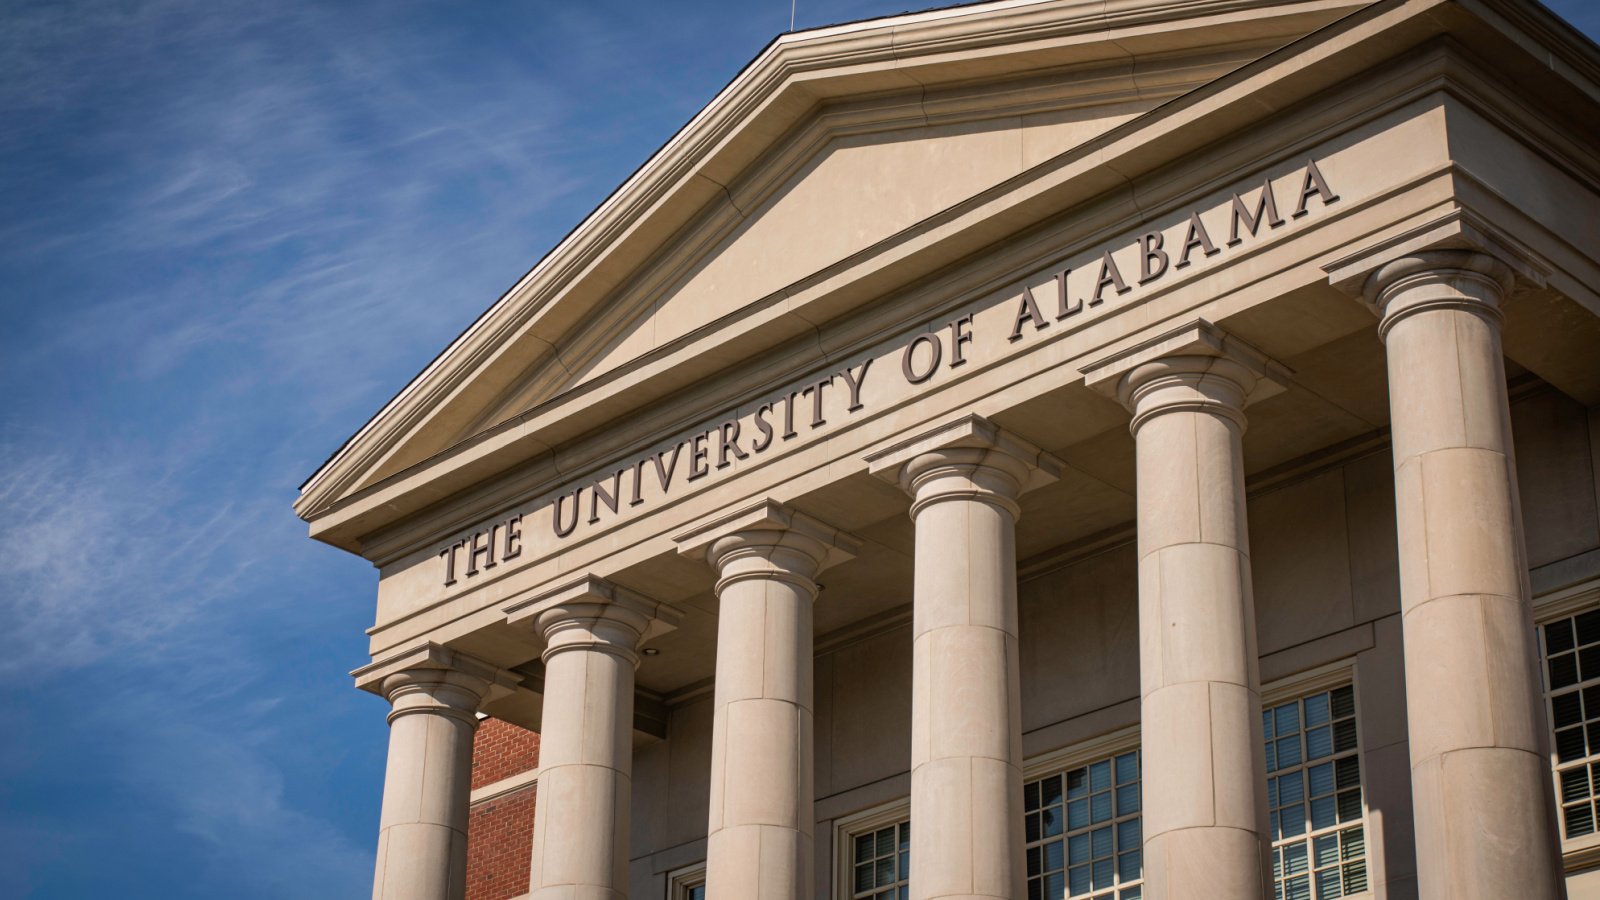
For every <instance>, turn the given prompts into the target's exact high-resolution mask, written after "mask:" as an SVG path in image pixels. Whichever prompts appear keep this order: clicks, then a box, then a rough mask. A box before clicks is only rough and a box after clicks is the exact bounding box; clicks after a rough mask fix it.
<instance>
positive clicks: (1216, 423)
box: [1135, 379, 1271, 900]
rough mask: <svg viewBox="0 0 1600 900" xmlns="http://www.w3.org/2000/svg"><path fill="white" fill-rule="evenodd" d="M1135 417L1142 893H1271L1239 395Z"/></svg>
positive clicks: (1176, 388) (1155, 398)
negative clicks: (1218, 403)
mask: <svg viewBox="0 0 1600 900" xmlns="http://www.w3.org/2000/svg"><path fill="white" fill-rule="evenodd" d="M1192 391H1193V388H1192V387H1190V386H1188V385H1187V384H1185V383H1184V380H1183V379H1175V380H1173V382H1172V383H1171V384H1168V385H1165V386H1164V390H1163V389H1155V390H1152V391H1151V393H1150V394H1149V395H1148V396H1147V398H1146V404H1145V405H1146V407H1153V409H1154V411H1153V412H1151V411H1149V410H1147V412H1146V416H1145V417H1141V418H1140V419H1138V420H1136V426H1135V434H1136V437H1137V446H1138V449H1137V456H1138V528H1139V672H1140V695H1141V726H1140V727H1141V733H1142V735H1141V736H1142V744H1141V745H1142V748H1143V753H1144V766H1143V772H1144V790H1143V794H1144V846H1145V858H1144V864H1145V896H1147V897H1150V898H1151V900H1178V898H1185V900H1187V898H1194V900H1200V898H1205V900H1235V898H1247V897H1257V898H1258V897H1263V896H1266V895H1267V894H1270V890H1271V878H1270V873H1269V870H1267V869H1266V868H1265V859H1266V849H1267V840H1266V835H1267V827H1266V826H1267V821H1266V820H1267V814H1266V813H1267V809H1266V799H1265V787H1266V766H1265V762H1264V758H1263V751H1262V744H1261V741H1262V737H1261V686H1260V675H1259V674H1258V668H1257V651H1256V629H1255V605H1254V602H1253V600H1252V597H1251V593H1250V550H1249V545H1248V540H1247V534H1246V526H1245V496H1244V469H1243V462H1242V460H1243V456H1242V452H1241V444H1240V438H1241V431H1242V425H1241V422H1242V416H1241V415H1240V414H1239V412H1238V409H1239V406H1240V405H1242V399H1243V398H1242V396H1240V397H1238V398H1237V399H1236V400H1234V402H1233V403H1231V404H1227V405H1223V406H1220V407H1210V406H1207V405H1204V404H1196V405H1194V406H1192V407H1190V406H1186V405H1180V406H1177V407H1175V408H1172V409H1163V408H1161V407H1160V406H1159V405H1158V404H1160V403H1161V402H1163V401H1170V400H1173V399H1175V398H1173V397H1171V396H1170V394H1171V393H1177V394H1180V395H1183V394H1188V393H1191V392H1192Z"/></svg>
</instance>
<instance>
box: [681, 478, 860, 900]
mask: <svg viewBox="0 0 1600 900" xmlns="http://www.w3.org/2000/svg"><path fill="white" fill-rule="evenodd" d="M678 541H679V543H680V546H682V548H683V553H684V554H685V555H688V556H692V557H698V558H703V559H705V560H706V561H707V562H709V563H710V564H711V566H712V567H713V568H714V569H715V570H716V571H717V573H718V575H719V578H718V581H717V585H716V592H717V599H718V602H719V608H718V614H717V674H716V686H715V697H714V704H715V711H714V713H713V720H712V736H711V799H710V810H709V816H708V833H707V838H706V893H707V896H708V897H710V898H713V900H809V898H810V897H812V896H813V895H814V892H815V887H814V885H815V882H816V876H815V862H814V861H815V858H816V857H815V854H816V848H815V837H814V835H813V831H814V829H815V815H814V813H813V803H814V796H815V790H814V777H815V776H814V769H813V750H812V740H813V737H812V735H813V707H812V659H813V652H814V651H813V647H812V604H813V603H814V602H815V601H816V597H817V591H818V588H817V584H816V582H815V581H814V578H815V576H816V574H817V573H818V572H819V571H821V569H822V568H823V566H824V565H826V564H828V563H829V562H830V561H832V559H837V558H847V557H848V556H849V555H851V554H853V553H854V550H855V548H856V546H857V544H856V542H855V541H854V539H852V538H848V537H847V536H844V535H840V534H838V533H837V532H835V531H833V530H832V529H830V528H827V527H826V526H823V525H822V524H821V523H819V522H816V521H815V520H812V519H809V518H807V517H805V516H803V515H801V514H799V513H796V512H794V511H793V510H790V509H788V508H786V507H783V506H781V505H778V504H775V503H770V502H765V503H762V504H759V505H758V506H757V507H756V508H755V509H753V510H746V511H741V512H740V513H736V514H735V515H734V516H732V517H730V518H729V519H726V520H722V521H719V522H717V523H713V524H712V525H711V526H709V527H708V528H706V529H703V530H701V531H700V532H697V533H695V534H692V535H686V536H684V537H680V538H679V539H678ZM830 557H831V558H832V559H830Z"/></svg>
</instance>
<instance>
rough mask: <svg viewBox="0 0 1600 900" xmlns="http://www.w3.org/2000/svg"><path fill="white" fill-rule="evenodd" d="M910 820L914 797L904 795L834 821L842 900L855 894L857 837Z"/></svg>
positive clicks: (837, 893)
mask: <svg viewBox="0 0 1600 900" xmlns="http://www.w3.org/2000/svg"><path fill="white" fill-rule="evenodd" d="M910 821H911V798H910V797H901V798H899V799H897V800H890V801H889V802H887V803H880V804H878V805H877V806H873V807H869V808H868V809H864V810H861V811H860V812H856V813H852V814H850V815H848V816H844V817H842V818H838V819H835V820H834V822H833V891H832V896H834V897H836V898H839V900H849V898H850V897H853V896H854V895H855V889H854V888H855V879H854V875H855V839H856V838H857V837H859V836H860V835H863V834H866V833H867V832H869V831H877V830H878V829H880V828H886V827H888V826H890V825H898V824H900V823H901V822H910Z"/></svg>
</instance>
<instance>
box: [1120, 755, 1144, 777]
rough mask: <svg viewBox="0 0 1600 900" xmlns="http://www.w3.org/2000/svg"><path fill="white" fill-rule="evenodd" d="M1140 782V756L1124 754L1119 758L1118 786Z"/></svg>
mask: <svg viewBox="0 0 1600 900" xmlns="http://www.w3.org/2000/svg"><path fill="white" fill-rule="evenodd" d="M1138 780H1139V754H1138V753H1124V754H1122V755H1121V756H1119V757H1117V784H1131V783H1133V782H1135V781H1138Z"/></svg>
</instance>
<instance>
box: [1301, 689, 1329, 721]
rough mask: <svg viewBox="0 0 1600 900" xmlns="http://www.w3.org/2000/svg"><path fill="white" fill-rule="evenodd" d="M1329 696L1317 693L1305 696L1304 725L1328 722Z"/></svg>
mask: <svg viewBox="0 0 1600 900" xmlns="http://www.w3.org/2000/svg"><path fill="white" fill-rule="evenodd" d="M1329 710H1330V706H1329V698H1328V695H1327V694H1318V695H1316V696H1315V697H1307V698H1306V727H1307V728H1310V727H1311V726H1313V725H1326V724H1328V721H1329V717H1330V715H1331V713H1330V711H1329Z"/></svg>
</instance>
